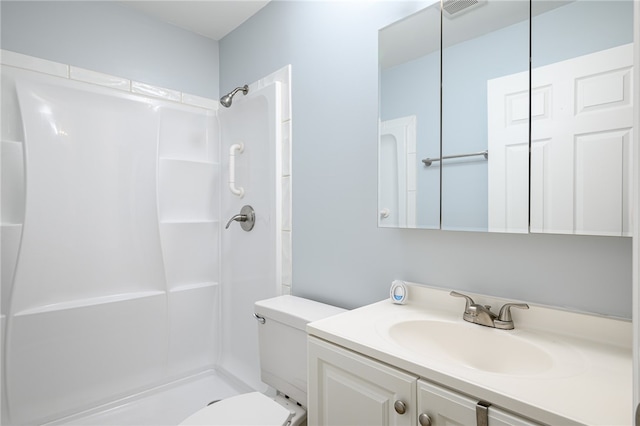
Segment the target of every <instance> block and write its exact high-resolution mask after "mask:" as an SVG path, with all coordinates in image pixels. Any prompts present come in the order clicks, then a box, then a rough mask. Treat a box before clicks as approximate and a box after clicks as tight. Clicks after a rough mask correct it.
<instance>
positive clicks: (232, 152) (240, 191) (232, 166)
mask: <svg viewBox="0 0 640 426" xmlns="http://www.w3.org/2000/svg"><path fill="white" fill-rule="evenodd" d="M236 151H238V154H242V153H243V152H244V144H243V143H235V144H233V145H231V146H230V147H229V189H230V190H231V193H232V194H234V195H237V196H238V197H240V198H242V197H244V188H242V187H240V188H236Z"/></svg>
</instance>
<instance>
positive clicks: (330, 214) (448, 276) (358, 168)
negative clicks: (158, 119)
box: [220, 0, 631, 318]
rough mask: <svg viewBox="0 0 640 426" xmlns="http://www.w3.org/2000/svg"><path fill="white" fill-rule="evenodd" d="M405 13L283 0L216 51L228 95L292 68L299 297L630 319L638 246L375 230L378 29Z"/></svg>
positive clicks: (621, 241)
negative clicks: (420, 297) (460, 300)
mask: <svg viewBox="0 0 640 426" xmlns="http://www.w3.org/2000/svg"><path fill="white" fill-rule="evenodd" d="M408 9H409V7H407V4H405V3H403V2H300V1H277V0H276V1H274V2H272V3H270V4H269V5H267V6H266V7H265V8H264V9H262V10H261V11H260V12H258V14H257V15H255V16H254V17H252V18H251V19H250V20H248V21H247V22H246V23H245V24H243V25H242V26H241V27H240V28H238V29H237V30H235V31H234V32H232V33H231V34H230V35H228V36H227V37H225V38H224V39H222V40H221V41H220V64H221V68H220V83H221V84H220V87H221V91H222V92H224V91H226V90H230V89H231V88H233V87H236V86H238V85H239V84H243V83H245V82H252V81H255V80H258V79H259V78H261V77H263V76H264V75H267V74H269V73H271V72H273V71H274V70H276V69H279V68H280V67H282V66H284V65H286V64H292V79H293V84H292V91H293V94H292V97H293V99H292V102H293V289H294V290H293V291H294V293H295V294H297V295H300V296H306V297H311V298H315V299H318V300H323V301H327V302H330V303H334V304H337V305H341V306H345V307H355V306H360V305H364V304H366V303H369V302H373V301H377V300H380V299H382V298H384V297H387V295H388V289H389V285H390V283H391V281H392V280H393V279H395V278H398V279H405V280H409V281H415V282H420V283H425V284H430V285H434V286H439V287H447V288H455V289H459V290H463V291H465V290H466V291H474V292H478V293H487V294H493V295H498V296H503V297H507V298H514V299H521V300H526V301H529V302H534V303H542V304H548V305H553V306H561V307H568V308H570V309H575V310H584V311H590V312H596V313H603V314H609V315H616V316H622V317H626V318H631V297H630V296H631V239H628V238H614V237H588V236H561V235H508V234H504V235H503V234H486V233H475V232H452V231H430V230H402V229H385V228H377V211H376V210H377V183H376V182H377V123H378V107H377V105H378V71H377V70H378V62H377V30H378V28H380V27H382V26H385V25H387V24H389V23H391V22H392V21H395V20H396V19H398V18H399V17H401V16H404V15H406V13H408V12H409V10H408ZM413 10H415V9H413Z"/></svg>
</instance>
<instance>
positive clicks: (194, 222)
mask: <svg viewBox="0 0 640 426" xmlns="http://www.w3.org/2000/svg"><path fill="white" fill-rule="evenodd" d="M208 223H220V220H218V219H166V220H160V224H161V225H203V224H208Z"/></svg>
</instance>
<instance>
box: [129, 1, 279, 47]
mask: <svg viewBox="0 0 640 426" xmlns="http://www.w3.org/2000/svg"><path fill="white" fill-rule="evenodd" d="M120 3H121V4H122V5H124V6H126V7H130V8H132V9H136V10H138V11H140V12H142V13H145V14H147V15H149V16H152V17H154V18H156V19H158V20H160V21H163V22H168V23H170V24H173V25H176V26H178V27H180V28H184V29H185V30H189V31H192V32H194V33H197V34H200V35H203V36H205V37H208V38H211V39H213V40H220V39H221V38H222V37H224V36H225V35H227V34H229V33H230V32H231V31H233V30H234V29H235V28H237V27H238V26H240V25H241V24H242V23H243V22H244V21H246V20H247V19H249V18H250V17H251V16H253V15H254V14H255V13H256V12H258V11H259V10H260V9H262V8H263V7H264V6H266V5H267V3H269V0H200V1H192V0H158V1H155V0H151V1H135V0H123V1H120Z"/></svg>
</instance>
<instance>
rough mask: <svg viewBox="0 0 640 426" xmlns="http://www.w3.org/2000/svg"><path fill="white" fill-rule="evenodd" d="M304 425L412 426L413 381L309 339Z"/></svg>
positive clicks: (413, 378)
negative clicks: (305, 423)
mask: <svg viewBox="0 0 640 426" xmlns="http://www.w3.org/2000/svg"><path fill="white" fill-rule="evenodd" d="M308 350H309V352H308V356H309V364H308V368H309V378H308V379H309V381H308V383H309V390H308V403H309V405H308V420H307V421H308V424H309V426H329V425H331V426H374V425H379V426H383V425H385V426H386V425H390V426H391V425H398V426H401V425H402V426H411V425H415V424H416V418H417V411H416V383H417V381H418V377H417V376H414V375H411V374H407V373H405V372H403V371H400V370H398V369H395V368H392V367H389V366H387V365H385V364H382V363H380V362H377V361H374V360H372V359H370V358H367V357H364V356H362V355H359V354H356V353H354V352H351V351H349V350H345V349H342V348H340V347H339V346H336V345H332V344H330V343H327V342H324V341H322V340H319V339H315V338H313V337H310V338H309V346H308Z"/></svg>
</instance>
